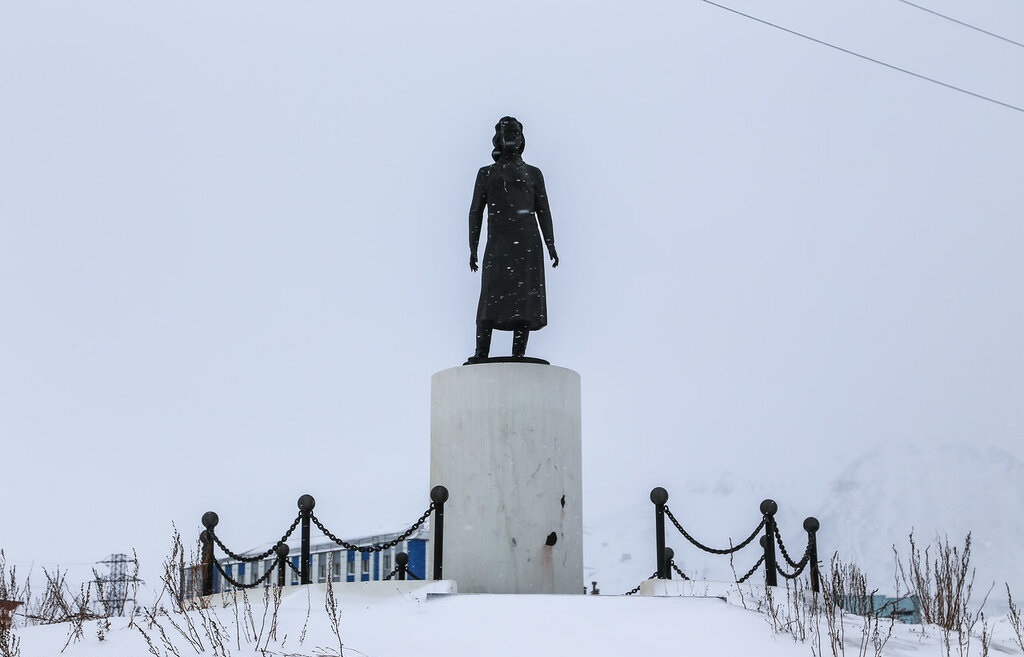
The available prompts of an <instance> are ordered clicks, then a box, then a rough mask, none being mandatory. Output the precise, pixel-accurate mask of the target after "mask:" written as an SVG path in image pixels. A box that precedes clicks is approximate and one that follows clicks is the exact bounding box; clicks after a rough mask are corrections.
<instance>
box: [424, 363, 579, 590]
mask: <svg viewBox="0 0 1024 657" xmlns="http://www.w3.org/2000/svg"><path fill="white" fill-rule="evenodd" d="M581 442H582V435H581V432H580V375H579V374H577V373H576V372H573V371H572V370H568V369H565V368H562V367H552V366H550V365H539V364H533V363H482V364H479V365H466V366H463V367H455V368H452V369H448V370H443V371H441V372H438V373H437V374H435V375H434V376H433V378H432V380H431V412H430V485H431V487H433V486H436V485H438V484H441V485H444V486H445V487H447V488H448V492H449V494H450V497H449V499H448V502H447V503H446V504H445V523H444V578H445V579H453V580H455V581H456V583H457V585H458V587H459V592H460V593H583V499H582V498H583V482H582V473H581V457H582V454H581ZM433 540H434V537H433V532H431V541H433ZM551 543H553V544H551Z"/></svg>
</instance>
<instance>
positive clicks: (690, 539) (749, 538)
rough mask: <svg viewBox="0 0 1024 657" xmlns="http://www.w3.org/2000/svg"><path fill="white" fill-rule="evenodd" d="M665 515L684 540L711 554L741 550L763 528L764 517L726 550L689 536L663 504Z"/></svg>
mask: <svg viewBox="0 0 1024 657" xmlns="http://www.w3.org/2000/svg"><path fill="white" fill-rule="evenodd" d="M665 515H666V516H668V519H669V520H671V521H672V524H673V525H675V526H676V529H678V530H679V533H680V534H682V535H683V537H684V538H685V539H686V540H688V541H690V542H691V543H693V544H694V545H695V546H696V547H698V548H700V549H701V550H704V551H705V552H710V553H711V554H732V553H733V552H738V551H740V550H742V549H743V548H745V547H747V546H748V545H750V542H751V541H753V540H754V539H755V538H756V537H757V534H758V532H760V531H761V529H763V528H764V524H765V519H764V518H761V522H760V523H759V524H758V525H757V527H755V528H754V531H753V532H751V533H750V536H748V537H747V538H746V540H744V541H743V542H742V543H740V544H739V545H736V546H734V547H731V548H729V549H728V550H716V549H715V548H711V547H708V546H706V545H704V544H703V543H701V542H700V541H698V540H697V539H695V538H694V537H692V536H690V534H689V532H687V531H686V530H685V529H683V526H682V525H680V524H679V521H678V520H676V517H675V516H674V515H672V512H671V511H669V508H668V506H665Z"/></svg>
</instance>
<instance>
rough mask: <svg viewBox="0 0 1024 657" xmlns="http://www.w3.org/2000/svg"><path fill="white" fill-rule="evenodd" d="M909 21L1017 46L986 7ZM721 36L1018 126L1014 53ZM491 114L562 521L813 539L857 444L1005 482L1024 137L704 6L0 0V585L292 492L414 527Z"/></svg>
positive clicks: (840, 27)
mask: <svg viewBox="0 0 1024 657" xmlns="http://www.w3.org/2000/svg"><path fill="white" fill-rule="evenodd" d="M921 2H922V3H925V2H926V3H927V6H928V7H930V8H932V9H934V10H936V11H941V12H945V13H948V14H949V15H951V16H955V17H956V18H958V19H960V20H963V21H967V22H971V23H974V24H976V25H978V26H980V27H984V28H985V29H988V30H991V31H995V32H998V33H1000V34H1003V35H1005V36H1007V37H1010V38H1013V39H1016V40H1018V41H1024V5H1022V4H1021V3H1020V2H1019V0H977V1H976V2H971V3H963V2H952V1H951V0H921ZM726 4H729V6H731V7H734V8H736V9H738V10H742V11H746V12H749V13H753V14H754V15H756V16H758V17H760V18H763V19H765V20H769V21H772V22H775V23H778V24H780V25H783V26H785V27H787V28H790V29H793V30H796V31H800V32H804V33H806V34H809V35H812V36H814V37H815V38H818V39H822V40H825V41H829V42H831V43H834V44H836V45H839V46H842V47H844V48H847V49H850V50H854V51H857V52H860V53H863V54H865V55H868V56H871V57H874V58H876V59H881V60H884V61H886V62H888V63H891V64H893V65H896V66H899V67H903V68H907V69H909V70H912V71H914V72H917V73H920V74H922V75H925V76H929V77H933V78H936V79H939V80H942V81H943V82H946V83H948V84H951V85H955V86H959V87H963V88H966V89H969V90H971V91H973V92H975V93H978V94H982V95H985V96H990V97H992V98H994V99H998V100H1000V101H1002V102H1005V103H1009V104H1012V105H1016V106H1018V107H1024V85H1022V84H1021V81H1022V80H1024V48H1022V47H1018V46H1015V45H1012V44H1009V43H1006V42H1004V41H1000V40H998V39H995V38H992V37H990V36H986V35H984V34H980V33H978V32H975V31H971V30H969V29H967V28H965V27H962V26H959V25H956V24H953V23H950V22H948V21H944V20H942V19H940V18H937V17H935V16H933V15H930V14H927V13H925V12H922V11H920V10H917V9H915V8H913V7H910V6H908V5H906V4H904V3H901V2H899V1H898V0H863V1H858V2H853V1H845V2H828V3H822V2H817V1H814V0H777V1H773V2H763V1H758V0H728V1H727V3H726ZM506 114H511V115H513V116H516V117H517V118H519V120H520V121H522V122H523V124H524V126H525V135H526V142H527V147H526V152H525V154H524V158H525V159H526V161H527V162H529V163H531V164H534V165H536V166H538V167H540V168H541V169H542V170H543V172H544V176H545V179H546V183H547V188H548V193H549V197H550V201H551V208H552V213H553V217H554V229H555V238H556V244H557V247H558V252H559V256H560V258H561V264H560V266H559V268H558V269H557V270H554V271H552V270H549V271H548V289H549V297H548V307H549V325H548V327H547V328H545V329H544V330H543V331H541V332H539V333H536V334H535V335H534V336H533V337H532V338H531V342H530V349H529V354H530V355H534V356H538V357H541V358H546V359H548V360H550V361H551V362H552V363H553V364H555V365H560V366H563V367H568V368H571V369H574V370H576V371H578V372H580V374H581V376H582V385H583V435H584V468H585V470H584V480H585V482H584V488H585V494H586V500H585V516H586V517H594V516H595V515H596V514H599V513H600V512H601V510H602V509H603V508H605V507H606V506H609V505H612V504H617V503H618V501H620V500H623V499H640V500H646V495H647V492H648V491H649V490H650V488H651V487H652V486H654V485H664V486H666V487H667V488H669V489H670V491H671V490H673V487H675V489H676V490H678V489H679V488H680V487H682V486H684V485H685V484H687V483H688V482H691V481H693V480H694V479H704V480H714V479H715V478H717V477H720V476H722V475H723V474H725V473H732V474H733V475H734V476H737V477H741V478H751V479H753V480H755V481H757V482H759V483H760V484H763V485H764V486H765V487H766V488H767V489H769V490H771V489H772V487H773V485H778V486H780V487H781V486H782V485H783V482H793V481H800V482H802V486H804V488H803V490H804V491H805V495H804V496H803V498H802V499H800V500H796V501H795V502H796V503H798V504H800V505H803V506H806V507H808V508H807V509H806V511H802V512H801V513H804V514H811V513H814V512H815V507H816V505H817V504H818V501H819V499H820V498H821V496H822V495H824V493H825V491H826V489H827V486H828V483H829V482H830V481H831V480H832V479H833V478H834V477H836V476H837V475H838V473H839V472H840V471H842V470H843V469H844V468H845V467H846V466H847V465H848V463H847V462H846V460H848V458H847V457H844V456H843V455H844V454H848V453H849V450H850V446H851V445H853V446H856V447H857V449H858V451H859V450H861V449H863V450H869V449H871V448H872V447H873V446H881V445H886V444H891V443H892V442H893V441H923V442H925V443H928V442H931V441H943V442H951V443H956V444H979V445H986V446H993V447H998V448H1002V449H1004V450H1007V452H1008V453H1009V454H1012V455H1014V456H1015V457H1016V458H1024V449H1022V447H1021V439H1022V438H1024V403H1022V401H1024V304H1022V303H1021V301H1022V298H1024V257H1022V253H1024V224H1022V221H1021V207H1022V205H1024V191H1022V189H1024V185H1022V184H1021V153H1022V152H1024V112H1022V111H1019V110H1014V109H1010V108H1007V107H1003V106H1000V105H997V104H994V103H992V102H987V101H985V100H981V99H979V98H976V97H971V96H968V95H965V94H962V93H958V92H956V91H953V90H950V89H948V88H944V87H941V86H939V85H936V84H932V83H929V82H926V81H923V80H921V79H917V78H914V77H911V76H908V75H905V74H903V73H900V72H898V71H895V70H892V69H889V68H885V67H883V66H880V65H878V64H874V63H871V62H867V61H864V60H862V59H858V58H856V57H853V56H851V55H849V54H845V53H842V52H838V51H835V50H832V49H829V48H826V47H824V46H822V45H819V44H816V43H812V42H810V41H806V40H803V39H800V38H798V37H796V36H793V35H791V34H788V33H785V32H783V31H780V30H777V29H774V28H771V27H768V26H766V25H763V24H760V23H757V22H754V21H751V20H748V19H746V18H743V17H741V16H738V15H736V14H733V13H729V12H727V11H724V10H722V9H719V8H716V7H714V6H711V5H709V4H707V3H705V2H702V1H700V0H675V1H672V2H644V3H639V4H637V3H625V2H616V3H612V2H590V3H584V2H563V3H543V2H517V3H501V4H498V3H481V2H461V3H442V4H437V3H420V2H407V3H396V2H377V3H341V2H333V1H332V2H326V1H307V2H301V3H285V2H266V1H256V0H245V1H241V0H238V1H222V2H208V1H207V0H201V1H200V0H177V1H175V2H162V3H157V2H145V3H144V2H129V1H127V0H104V1H99V0H96V1H92V2H80V1H78V0H51V1H47V2H20V1H17V0H0V309H2V310H0V312H2V315H0V441H2V454H0V468H2V470H0V472H2V482H3V492H2V493H0V494H2V496H3V503H2V504H0V519H2V521H0V546H2V547H3V548H4V549H5V551H6V552H7V555H8V558H9V559H10V560H13V561H16V562H18V563H29V562H33V561H34V562H35V563H37V564H53V563H55V562H61V563H90V562H93V561H97V560H100V559H102V558H104V557H105V556H106V555H107V554H110V553H111V552H118V551H130V550H131V549H132V548H136V549H138V550H139V551H140V556H141V557H142V558H143V560H144V561H145V562H147V563H149V564H150V565H149V567H150V568H153V567H154V565H155V562H157V561H158V560H159V559H160V558H161V557H162V556H163V554H164V548H165V546H166V545H167V543H168V541H169V536H170V531H171V523H172V522H174V523H176V524H177V526H178V528H179V529H181V530H182V532H183V533H184V534H185V536H186V538H187V539H188V540H190V541H191V540H194V536H195V535H196V533H197V532H198V531H199V529H200V527H199V522H198V521H199V517H200V516H201V514H202V513H203V512H204V511H206V510H209V509H214V510H216V511H218V512H219V513H220V515H221V526H220V530H221V531H220V534H221V536H222V537H224V540H225V541H227V542H228V543H229V544H230V545H231V546H232V547H235V548H236V549H244V548H246V547H250V546H252V545H253V544H256V543H262V542H264V541H269V540H273V539H274V538H275V537H276V536H278V535H280V533H281V531H282V530H283V529H284V528H285V527H287V525H288V523H289V522H290V521H291V519H292V517H294V513H295V500H296V498H298V496H299V495H300V494H302V493H306V492H308V493H311V494H313V495H314V496H315V497H316V498H317V501H318V504H317V512H318V515H319V516H320V518H321V519H322V520H324V522H325V523H327V524H328V526H329V527H330V528H331V529H332V530H334V531H335V533H338V534H343V535H350V536H351V535H355V534H357V533H358V532H360V531H363V530H364V529H375V528H379V527H388V528H392V529H394V528H398V527H400V526H401V525H402V524H403V523H406V522H409V521H411V520H414V519H415V518H416V517H417V516H418V515H419V513H420V512H421V511H422V510H423V508H425V506H426V504H427V493H428V478H429V471H428V470H429V415H430V377H431V375H432V374H433V373H434V372H436V371H439V370H441V369H445V368H448V367H455V366H459V365H461V363H462V362H463V361H464V360H465V358H466V357H467V356H468V355H470V353H471V352H472V349H473V334H474V323H473V322H474V318H475V311H476V301H477V295H478V291H479V274H473V273H471V272H470V271H469V267H468V259H469V251H468V246H467V239H468V238H467V220H466V217H467V211H468V208H469V202H470V196H471V192H472V185H473V181H474V178H475V174H476V170H477V169H478V168H479V167H480V166H482V165H485V164H488V163H489V162H490V151H491V144H490V139H491V136H492V135H493V126H494V124H495V122H496V121H497V119H498V118H500V117H501V116H503V115H506ZM509 348H510V336H509V335H508V334H504V333H496V335H495V341H494V349H493V353H500V352H502V351H504V352H508V351H509ZM780 503H783V502H782V501H781V500H780ZM585 520H586V518H585ZM144 566H145V564H144ZM154 570H155V569H154ZM154 574H155V573H154V572H153V571H150V573H149V578H150V579H154V580H155V577H154Z"/></svg>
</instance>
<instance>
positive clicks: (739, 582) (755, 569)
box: [736, 554, 764, 584]
mask: <svg viewBox="0 0 1024 657" xmlns="http://www.w3.org/2000/svg"><path fill="white" fill-rule="evenodd" d="M763 563H764V555H763V554H762V555H761V558H760V559H758V560H757V563H755V564H754V567H753V568H751V569H750V570H748V571H747V574H746V575H744V576H743V577H741V578H739V579H738V580H736V583H737V584H742V583H743V582H745V581H747V580H748V579H750V576H751V575H753V574H754V573H755V572H756V571H757V569H758V568H760V567H761V564H763Z"/></svg>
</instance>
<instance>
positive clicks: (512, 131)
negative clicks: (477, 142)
mask: <svg viewBox="0 0 1024 657" xmlns="http://www.w3.org/2000/svg"><path fill="white" fill-rule="evenodd" d="M491 143H492V144H494V150H493V151H491V157H492V158H494V161H495V162H497V161H498V158H500V157H501V156H502V154H504V153H506V152H508V153H512V154H513V155H522V154H523V150H525V149H526V137H524V136H523V124H522V123H520V122H519V121H517V120H516V119H515V117H512V116H504V117H502V118H501V120H500V121H498V124H497V125H496V126H494V139H492V140H491Z"/></svg>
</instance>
